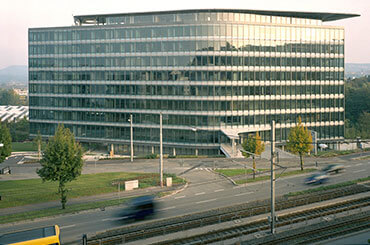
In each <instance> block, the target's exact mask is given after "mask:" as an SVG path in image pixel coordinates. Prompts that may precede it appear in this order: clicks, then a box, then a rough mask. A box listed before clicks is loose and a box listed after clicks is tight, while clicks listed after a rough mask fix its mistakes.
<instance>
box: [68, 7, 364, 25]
mask: <svg viewBox="0 0 370 245" xmlns="http://www.w3.org/2000/svg"><path fill="white" fill-rule="evenodd" d="M220 12H229V13H244V14H257V15H268V16H281V17H293V18H304V19H315V20H321V21H324V22H325V21H334V20H341V19H345V18H351V17H357V16H360V15H358V14H344V13H326V12H296V11H272V10H250V9H187V10H170V11H154V12H136V13H119V14H97V15H76V16H74V22H75V23H76V24H77V23H78V24H92V23H95V24H105V23H106V18H108V17H119V16H139V15H153V14H154V15H162V14H186V13H220Z"/></svg>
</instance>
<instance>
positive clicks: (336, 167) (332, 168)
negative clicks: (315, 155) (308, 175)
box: [322, 164, 344, 174]
mask: <svg viewBox="0 0 370 245" xmlns="http://www.w3.org/2000/svg"><path fill="white" fill-rule="evenodd" d="M322 171H323V172H325V173H327V174H334V173H335V174H337V173H339V172H341V171H344V166H343V165H341V164H329V165H328V166H326V167H325V168H323V169H322Z"/></svg>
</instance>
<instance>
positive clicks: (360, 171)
mask: <svg viewBox="0 0 370 245" xmlns="http://www.w3.org/2000/svg"><path fill="white" fill-rule="evenodd" d="M363 171H365V169H361V170H357V171H353V173H359V172H363Z"/></svg>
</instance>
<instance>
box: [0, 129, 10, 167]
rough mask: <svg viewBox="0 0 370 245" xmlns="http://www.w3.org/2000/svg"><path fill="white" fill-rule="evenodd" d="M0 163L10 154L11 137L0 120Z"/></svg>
mask: <svg viewBox="0 0 370 245" xmlns="http://www.w3.org/2000/svg"><path fill="white" fill-rule="evenodd" d="M0 144H3V145H2V147H0V163H1V162H3V161H4V160H5V158H6V157H8V156H10V155H11V154H12V137H11V136H10V132H9V129H8V127H7V126H6V125H5V123H1V122H0Z"/></svg>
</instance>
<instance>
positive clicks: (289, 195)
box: [285, 176, 370, 197]
mask: <svg viewBox="0 0 370 245" xmlns="http://www.w3.org/2000/svg"><path fill="white" fill-rule="evenodd" d="M368 180H370V176H368V177H366V178H361V179H357V180H350V181H346V182H342V183H338V184H335V185H327V186H320V187H317V188H313V189H308V190H304V191H297V192H290V193H288V194H286V195H285V196H287V197H291V196H299V195H304V194H309V193H314V192H318V191H325V190H331V189H336V188H340V187H346V186H350V185H355V184H357V183H359V182H364V181H368Z"/></svg>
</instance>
